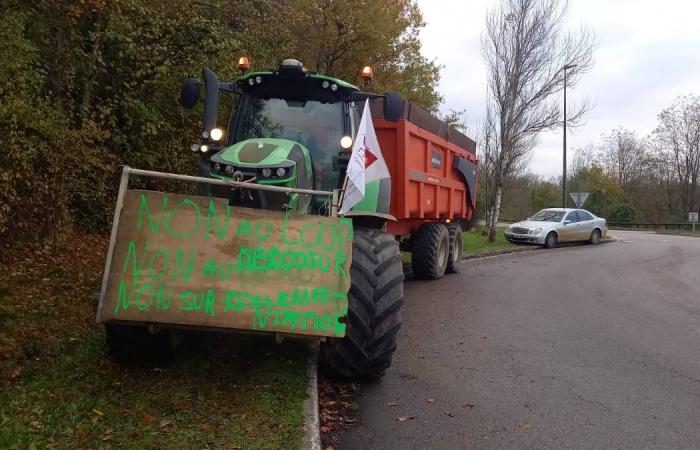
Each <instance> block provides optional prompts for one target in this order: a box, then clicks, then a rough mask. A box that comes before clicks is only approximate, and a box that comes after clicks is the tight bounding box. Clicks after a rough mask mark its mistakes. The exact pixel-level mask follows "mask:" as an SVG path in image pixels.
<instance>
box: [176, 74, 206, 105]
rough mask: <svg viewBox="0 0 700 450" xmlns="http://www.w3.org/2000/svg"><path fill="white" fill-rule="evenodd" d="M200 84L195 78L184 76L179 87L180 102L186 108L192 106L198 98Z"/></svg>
mask: <svg viewBox="0 0 700 450" xmlns="http://www.w3.org/2000/svg"><path fill="white" fill-rule="evenodd" d="M201 84H202V82H201V81H199V80H198V79H196V78H185V79H184V80H182V86H181V87H180V104H181V105H182V106H183V107H184V108H187V109H192V108H194V105H196V104H197V101H198V100H199V86H200V85H201Z"/></svg>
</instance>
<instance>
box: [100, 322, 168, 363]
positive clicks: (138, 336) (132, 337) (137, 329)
mask: <svg viewBox="0 0 700 450" xmlns="http://www.w3.org/2000/svg"><path fill="white" fill-rule="evenodd" d="M105 341H106V344H107V350H108V351H109V353H110V354H111V355H112V356H113V357H115V358H116V359H117V360H129V359H146V358H149V359H150V358H163V357H167V356H170V355H172V354H173V353H175V351H176V350H177V347H178V346H179V341H180V335H179V334H178V333H177V332H175V331H173V330H161V331H160V332H159V333H158V334H152V333H151V332H150V331H149V329H148V327H146V326H142V325H122V324H115V323H108V324H105Z"/></svg>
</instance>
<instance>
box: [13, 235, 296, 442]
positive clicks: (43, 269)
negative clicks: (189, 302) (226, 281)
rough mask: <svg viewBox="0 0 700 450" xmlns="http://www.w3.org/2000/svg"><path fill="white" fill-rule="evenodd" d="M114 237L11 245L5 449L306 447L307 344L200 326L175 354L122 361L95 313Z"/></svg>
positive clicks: (80, 237)
mask: <svg viewBox="0 0 700 450" xmlns="http://www.w3.org/2000/svg"><path fill="white" fill-rule="evenodd" d="M106 247H107V242H106V240H105V239H103V238H101V237H94V236H92V237H91V236H87V237H86V236H74V237H73V238H72V239H71V242H70V243H69V247H68V248H70V249H71V251H70V252H66V253H64V254H60V255H55V256H48V255H42V254H30V255H27V254H21V253H19V252H8V253H10V254H5V255H3V260H2V267H3V268H8V270H3V271H2V273H0V448H8V449H13V448H104V449H108V448H120V449H121V448H125V449H129V448H152V449H160V448H198V449H199V448H227V449H237V448H245V449H247V448H255V449H266V448H275V449H278V448H295V449H296V448H299V446H300V445H301V437H302V433H303V426H302V420H303V419H302V407H303V400H304V397H305V395H306V394H305V392H306V391H305V386H306V356H307V348H306V345H305V344H304V343H303V342H299V341H289V342H287V341H285V342H284V343H283V344H281V345H277V344H275V343H274V341H273V339H272V338H271V337H269V336H264V337H251V336H236V335H220V334H208V333H191V334H189V335H187V336H185V344H184V348H183V349H182V351H181V352H180V353H178V355H177V357H176V358H173V359H167V360H160V361H147V362H143V361H141V362H135V361H134V362H129V363H126V364H125V363H121V364H120V363H117V362H115V361H113V360H112V359H111V358H109V356H108V355H107V354H106V352H105V348H104V344H103V332H102V329H101V327H99V326H98V325H96V324H95V323H94V317H95V315H94V314H95V306H96V304H97V293H98V291H99V285H100V282H101V275H102V273H101V272H102V267H103V263H104V253H105V250H106Z"/></svg>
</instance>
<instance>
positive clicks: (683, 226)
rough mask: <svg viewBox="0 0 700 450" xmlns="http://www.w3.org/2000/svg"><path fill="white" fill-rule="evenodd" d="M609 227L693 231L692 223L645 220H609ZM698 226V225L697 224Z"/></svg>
mask: <svg viewBox="0 0 700 450" xmlns="http://www.w3.org/2000/svg"><path fill="white" fill-rule="evenodd" d="M608 227H609V228H619V229H624V230H629V229H632V230H679V231H683V230H686V231H691V230H692V229H693V224H692V223H684V222H680V223H644V222H629V223H625V222H608ZM696 227H697V225H696Z"/></svg>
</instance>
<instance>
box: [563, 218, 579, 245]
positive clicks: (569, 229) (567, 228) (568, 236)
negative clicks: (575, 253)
mask: <svg viewBox="0 0 700 450" xmlns="http://www.w3.org/2000/svg"><path fill="white" fill-rule="evenodd" d="M567 221H568V222H569V223H566V222H567ZM577 222H578V214H577V213H576V211H571V212H569V213H568V214H567V215H566V216H564V220H563V221H562V224H561V227H559V241H560V242H567V241H575V240H576V239H577V232H576V227H577V226H578V224H577Z"/></svg>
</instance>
